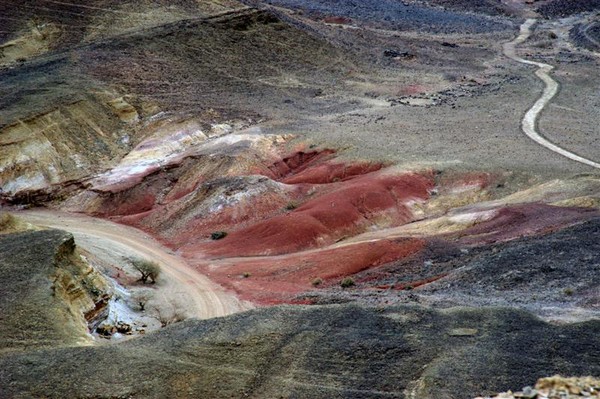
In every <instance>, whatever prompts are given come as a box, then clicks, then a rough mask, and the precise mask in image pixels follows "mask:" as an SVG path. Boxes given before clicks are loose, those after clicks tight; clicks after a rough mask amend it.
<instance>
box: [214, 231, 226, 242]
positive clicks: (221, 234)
mask: <svg viewBox="0 0 600 399" xmlns="http://www.w3.org/2000/svg"><path fill="white" fill-rule="evenodd" d="M225 237H227V232H226V231H215V232H213V233H211V235H210V239H211V240H220V239H222V238H225Z"/></svg>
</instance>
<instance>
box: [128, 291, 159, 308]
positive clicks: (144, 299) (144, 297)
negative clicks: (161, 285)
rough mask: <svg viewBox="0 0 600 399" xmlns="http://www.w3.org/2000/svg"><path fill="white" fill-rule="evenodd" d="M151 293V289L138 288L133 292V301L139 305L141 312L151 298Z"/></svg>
mask: <svg viewBox="0 0 600 399" xmlns="http://www.w3.org/2000/svg"><path fill="white" fill-rule="evenodd" d="M153 295H154V293H153V292H152V291H151V290H147V289H145V290H140V291H137V292H136V293H134V294H133V301H134V302H135V304H136V305H138V306H139V308H140V311H141V312H143V311H145V310H146V305H147V304H148V301H150V299H152V296H153Z"/></svg>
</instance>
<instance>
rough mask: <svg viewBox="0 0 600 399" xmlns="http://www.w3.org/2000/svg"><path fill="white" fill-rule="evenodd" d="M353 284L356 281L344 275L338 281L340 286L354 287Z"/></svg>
mask: <svg viewBox="0 0 600 399" xmlns="http://www.w3.org/2000/svg"><path fill="white" fill-rule="evenodd" d="M355 284H356V283H355V282H354V279H353V278H352V277H346V278H344V279H343V280H342V281H341V282H340V285H341V286H342V288H350V287H354V285H355Z"/></svg>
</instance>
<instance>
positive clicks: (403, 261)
mask: <svg viewBox="0 0 600 399" xmlns="http://www.w3.org/2000/svg"><path fill="white" fill-rule="evenodd" d="M282 151H283V148H282V147H280V148H276V149H275V150H274V151H273V150H270V151H266V152H265V151H263V152H257V151H255V150H252V149H250V150H248V149H246V150H243V151H242V152H241V153H236V152H232V153H227V152H225V153H223V154H222V155H219V156H216V157H215V156H212V155H211V156H210V157H209V158H208V162H207V161H206V158H204V157H205V156H204V155H194V156H188V157H182V158H179V159H175V160H174V161H173V162H171V163H170V164H169V165H167V166H166V167H162V168H156V169H152V170H149V171H148V173H147V174H146V175H144V176H134V178H135V180H136V182H135V184H129V183H128V182H122V184H121V183H120V185H117V186H115V185H113V186H110V187H109V189H107V190H106V191H102V190H100V191H102V192H101V196H100V198H99V199H96V200H95V202H94V201H92V202H91V203H90V204H91V205H90V204H88V206H89V208H88V209H84V210H85V211H86V212H88V213H97V210H99V209H101V210H102V213H101V215H102V216H105V217H107V216H108V217H111V218H112V219H115V220H117V221H119V222H121V223H125V224H129V225H133V226H136V227H139V228H141V229H143V230H146V231H147V232H149V233H150V234H152V235H155V236H157V237H159V238H160V239H161V240H162V242H164V243H165V244H167V245H168V246H170V247H171V248H173V249H177V250H179V251H180V253H181V254H182V255H183V256H184V257H186V258H187V259H188V260H189V261H190V263H191V264H193V265H195V266H196V267H197V268H198V269H199V270H201V271H202V272H203V273H206V274H207V275H209V276H210V277H211V278H212V279H214V280H215V281H217V282H218V283H220V284H222V285H223V286H225V287H227V288H229V289H232V290H234V291H235V292H236V293H238V294H239V295H240V296H241V297H242V298H243V299H248V300H251V301H254V302H255V303H259V304H273V303H281V302H286V303H296V302H297V301H299V300H300V301H304V302H307V303H309V302H311V300H310V299H308V300H303V299H301V298H302V295H304V294H307V293H314V292H317V293H318V292H319V290H321V289H323V288H332V287H334V286H336V285H337V284H339V282H340V280H341V279H342V278H344V277H346V276H354V278H355V280H356V282H357V284H358V289H366V290H370V289H375V290H388V289H395V290H410V289H415V288H418V287H422V286H426V285H428V284H431V283H433V282H435V281H437V280H439V279H442V278H444V277H447V276H448V275H449V274H451V273H452V271H451V270H438V269H435V268H433V269H431V268H427V267H425V266H424V263H423V262H422V261H421V262H418V261H417V262H415V261H414V260H415V259H420V258H423V257H425V253H426V251H427V248H429V247H431V245H433V243H437V244H436V245H438V246H440V245H441V246H442V247H446V248H448V249H447V250H445V251H450V252H451V251H452V248H454V250H458V248H470V247H482V246H486V245H490V244H495V243H499V242H504V241H510V240H514V239H517V238H521V237H526V236H533V235H541V234H546V233H548V232H551V231H555V230H558V229H560V228H562V227H564V226H570V225H573V224H577V223H580V222H582V221H585V220H588V219H590V218H592V217H595V216H597V215H598V211H597V210H590V209H584V208H568V207H556V206H550V205H545V204H540V203H532V204H517V205H503V204H502V202H501V201H500V202H490V203H489V204H488V205H485V204H484V205H469V204H472V203H479V202H481V201H485V200H487V199H490V198H489V196H490V195H491V194H490V193H492V192H493V191H494V190H497V189H502V187H503V184H504V183H503V181H502V177H501V175H496V174H492V173H489V172H457V171H444V172H435V171H431V170H423V171H420V172H402V171H399V170H397V169H395V168H393V167H388V166H386V165H384V164H382V163H373V162H361V161H356V162H343V161H341V160H339V159H337V158H336V152H335V151H334V150H332V149H319V150H317V149H311V148H310V147H309V146H308V145H298V146H296V148H295V150H294V151H293V152H291V153H288V155H285V156H277V153H278V152H279V153H281V152H282ZM214 165H217V166H214ZM465 205H466V206H465ZM422 209H425V213H423V212H422ZM482 211H491V212H493V214H492V216H491V218H490V217H488V218H486V219H485V220H482V221H477V222H474V224H473V225H472V226H471V227H469V226H468V225H465V227H464V228H462V229H459V230H458V231H454V232H452V230H449V231H451V232H445V231H444V230H443V225H440V230H439V231H438V230H436V228H434V229H431V228H429V229H425V230H423V231H422V232H421V233H417V235H415V234H414V232H413V233H412V234H411V237H412V238H409V237H403V236H402V234H400V235H397V234H393V235H392V237H394V238H392V237H390V236H386V231H387V230H386V229H388V228H393V227H398V226H403V225H406V224H408V223H411V222H414V221H417V220H422V219H423V218H425V220H426V219H427V218H435V217H437V216H440V215H444V214H447V212H450V214H452V215H459V216H460V215H464V217H466V218H467V219H468V218H469V217H470V216H469V215H471V214H477V213H478V212H479V213H481V212H482ZM436 215H437V216H436ZM217 231H223V232H226V233H227V235H226V237H225V238H223V239H219V240H211V233H213V232H217ZM368 232H380V233H381V234H379V233H378V235H376V236H373V237H371V236H368V235H367V236H365V238H361V237H362V236H361V234H363V233H368ZM349 238H353V240H351V241H350V240H348V241H346V240H347V239H349ZM440 242H441V243H442V244H440ZM402 265H404V266H402ZM390 270H393V273H391V274H390V272H389V271H390ZM391 276H393V277H391ZM449 278H451V276H449ZM390 279H391V281H394V282H393V283H390V282H389V281H390ZM299 298H300V299H299Z"/></svg>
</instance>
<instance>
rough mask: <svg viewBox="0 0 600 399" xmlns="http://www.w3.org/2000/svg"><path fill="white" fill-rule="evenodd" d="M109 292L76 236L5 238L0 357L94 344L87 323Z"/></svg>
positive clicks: (53, 233)
mask: <svg viewBox="0 0 600 399" xmlns="http://www.w3.org/2000/svg"><path fill="white" fill-rule="evenodd" d="M107 287H108V286H107V283H106V281H105V280H104V278H103V277H102V276H101V275H100V274H99V273H98V272H97V271H96V270H94V269H92V268H91V267H90V266H89V265H88V264H87V263H86V262H85V260H84V259H83V258H81V256H80V255H79V254H78V253H77V252H76V251H75V243H74V241H73V236H72V235H71V234H70V233H67V232H64V231H59V230H45V231H30V232H23V233H15V234H8V235H0V292H2V295H0V314H1V315H2V316H1V317H0V335H1V336H2V340H1V342H0V352H5V351H15V350H18V351H21V350H26V349H27V350H31V349H32V348H39V347H56V346H73V345H82V344H86V345H89V344H91V336H90V335H89V334H88V328H87V322H89V321H91V320H92V319H94V318H95V317H96V316H97V315H98V314H99V312H101V311H102V309H103V307H105V306H106V304H107V301H106V299H107V297H106V296H105V293H106V289H107ZM3 396H4V395H3Z"/></svg>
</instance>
